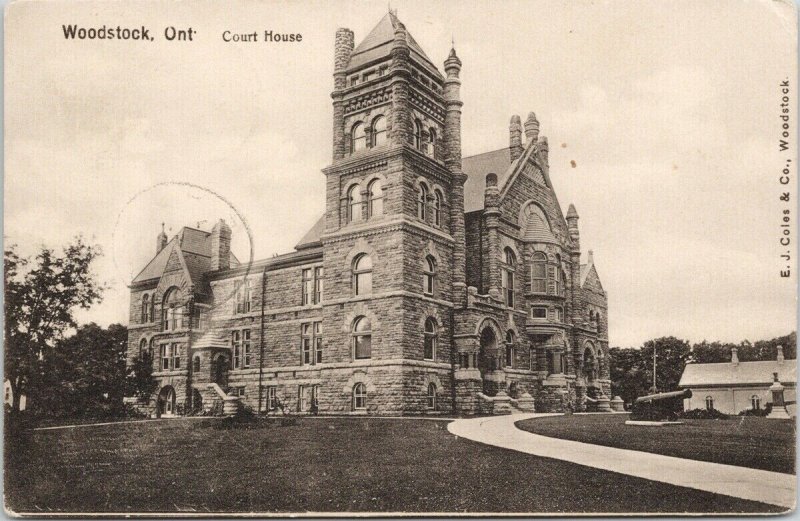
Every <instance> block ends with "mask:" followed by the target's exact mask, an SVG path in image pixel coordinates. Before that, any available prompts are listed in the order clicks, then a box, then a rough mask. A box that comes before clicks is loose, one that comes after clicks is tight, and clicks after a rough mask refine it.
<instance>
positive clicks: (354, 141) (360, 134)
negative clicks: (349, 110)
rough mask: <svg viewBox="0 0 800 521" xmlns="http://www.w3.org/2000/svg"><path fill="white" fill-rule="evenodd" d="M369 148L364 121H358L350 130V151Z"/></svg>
mask: <svg viewBox="0 0 800 521" xmlns="http://www.w3.org/2000/svg"><path fill="white" fill-rule="evenodd" d="M365 148H367V133H366V132H365V128H364V124H363V123H356V124H355V125H353V129H352V130H351V131H350V152H351V153H352V152H358V151H359V150H364V149H365Z"/></svg>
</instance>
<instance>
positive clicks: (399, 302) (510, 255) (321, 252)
mask: <svg viewBox="0 0 800 521" xmlns="http://www.w3.org/2000/svg"><path fill="white" fill-rule="evenodd" d="M334 65H335V67H334V91H333V93H332V99H333V147H332V148H333V153H332V157H333V161H332V163H331V165H330V166H328V167H327V168H325V169H324V170H323V173H324V174H325V176H326V192H325V196H326V210H325V215H324V216H323V218H322V219H320V222H319V223H318V224H317V225H315V227H314V229H312V230H311V231H310V232H309V233H308V234H307V235H306V236H305V237H304V238H303V239H302V240H301V241H300V243H299V244H298V246H297V247H296V251H294V252H292V253H289V254H286V255H282V256H278V257H274V258H271V259H267V260H262V261H256V262H254V263H252V264H251V265H243V264H241V263H239V262H238V260H237V259H236V258H235V256H233V255H232V254H231V252H230V243H231V230H230V228H229V227H228V226H227V224H225V223H224V221H220V222H218V223H217V224H216V225H215V226H214V228H213V229H212V230H211V231H210V232H206V231H201V230H196V229H192V228H184V229H182V230H181V232H180V233H179V234H177V235H176V236H175V237H173V238H172V239H171V240H167V238H166V236H164V235H163V232H162V234H161V235H159V236H158V238H157V251H156V255H155V257H154V258H153V260H152V261H151V262H150V263H149V264H148V265H147V266H146V267H145V268H144V269H143V270H142V272H141V273H140V274H139V275H138V276H137V277H136V278H135V279H134V281H133V282H132V284H131V305H130V328H129V331H130V332H129V350H128V358H129V361H130V362H133V360H134V359H135V358H136V357H137V356H140V353H141V352H142V351H145V350H146V351H149V352H151V353H152V354H153V358H154V360H153V364H154V368H155V375H156V377H157V379H158V380H159V384H160V385H159V390H158V391H157V392H156V393H154V395H153V396H152V397H150V398H149V399H146V400H140V401H136V400H135V399H133V398H131V399H130V400H131V401H132V402H136V403H138V405H139V406H140V407H142V408H143V409H148V410H151V411H155V410H158V411H159V412H160V413H163V414H186V413H189V412H191V411H200V410H205V411H208V410H211V409H214V408H217V410H222V403H223V402H224V401H226V400H227V401H228V403H229V404H230V402H231V401H236V400H234V397H236V399H238V401H239V402H240V403H241V404H243V405H245V406H248V407H251V408H253V409H254V410H257V411H266V410H269V409H271V408H273V407H274V406H275V405H276V404H277V403H278V402H280V404H282V405H283V406H284V407H286V408H288V409H289V410H292V411H298V412H318V413H320V414H396V415H403V414H442V413H445V414H453V413H456V414H477V413H498V412H508V410H509V408H510V407H517V408H520V409H523V410H531V408H532V407H535V408H536V409H537V410H539V411H557V410H564V409H565V408H569V407H573V408H576V409H578V410H584V409H587V408H591V407H592V406H593V404H594V403H595V400H596V399H597V398H598V397H599V396H600V395H603V394H605V395H607V394H608V392H609V381H608V367H607V360H608V357H607V352H608V338H607V324H608V322H607V314H608V308H607V300H606V294H605V291H604V290H603V287H602V285H601V284H600V279H599V277H598V274H597V270H596V268H595V266H594V262H593V259H592V256H591V252H590V254H589V256H588V261H587V262H586V263H585V264H581V263H580V260H581V250H580V242H579V232H578V225H577V222H578V215H577V212H576V211H575V209H574V207H570V210H569V212H568V213H567V216H566V218H565V217H564V215H563V214H562V210H561V206H560V204H559V202H558V199H557V198H556V195H555V192H554V190H553V187H552V184H551V181H550V172H549V165H548V160H547V155H548V148H547V140H546V138H544V137H540V136H539V123H538V121H537V120H536V117H535V115H534V114H533V113H531V114H529V115H528V117H527V119H526V121H525V123H524V127H523V124H522V121H521V119H520V117H519V116H513V117H512V119H511V124H510V127H509V147H508V148H506V149H502V150H499V151H494V152H489V153H486V154H480V155H478V156H472V157H467V158H462V155H461V106H462V102H461V99H460V85H461V81H460V79H459V76H460V71H461V65H462V64H461V61H460V60H459V58H458V56H456V53H455V50H451V52H450V55H449V56H448V58H447V60H446V61H445V63H444V71H445V75H444V76H443V75H442V74H441V73H440V72H439V71H438V70H437V68H436V66H435V65H434V64H433V63H432V62H431V61H430V60H429V59H428V58H427V56H426V55H425V53H424V51H422V49H421V48H420V47H419V46H418V44H417V43H416V41H415V40H414V39H413V37H411V35H410V34H409V33H408V31H407V30H406V28H405V27H404V26H403V24H402V23H400V21H399V20H398V19H397V18H396V16H395V15H394V14H393V13H389V14H388V15H386V17H384V19H383V20H381V22H380V23H379V24H378V25H377V26H376V27H375V29H373V31H372V32H371V33H370V34H369V35H368V36H367V37H366V38H365V39H364V41H363V42H362V43H361V44H360V45H359V46H358V47H356V46H355V45H354V35H353V33H352V31H350V30H348V29H339V30H338V31H337V33H336V38H335V47H334ZM523 129H524V142H523ZM367 344H369V348H368V349H367V347H366V346H367Z"/></svg>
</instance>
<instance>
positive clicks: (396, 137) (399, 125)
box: [389, 21, 413, 147]
mask: <svg viewBox="0 0 800 521" xmlns="http://www.w3.org/2000/svg"><path fill="white" fill-rule="evenodd" d="M410 56H411V49H409V47H408V33H407V32H406V26H405V25H403V23H402V22H400V21H398V22H397V25H396V26H395V28H394V41H393V42H392V65H391V67H390V68H389V71H390V74H392V76H393V77H392V129H391V133H390V135H389V139H391V142H392V145H393V146H396V147H397V146H404V145H407V144H409V143H411V139H412V136H413V129H412V126H413V125H412V118H411V107H410V104H409V97H410V93H409V86H408V80H409V77H410V75H411V65H410V63H409V60H410Z"/></svg>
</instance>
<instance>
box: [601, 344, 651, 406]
mask: <svg viewBox="0 0 800 521" xmlns="http://www.w3.org/2000/svg"><path fill="white" fill-rule="evenodd" d="M608 355H609V366H610V369H611V394H612V396H619V397H620V398H622V400H623V401H624V402H625V403H632V402H633V400H635V399H636V398H637V397H639V396H641V395H643V394H646V393H647V389H648V387H649V386H650V383H649V382H648V381H647V374H646V372H645V371H644V368H643V360H642V352H641V350H640V349H634V348H625V349H623V348H620V347H612V348H611V349H609V351H608Z"/></svg>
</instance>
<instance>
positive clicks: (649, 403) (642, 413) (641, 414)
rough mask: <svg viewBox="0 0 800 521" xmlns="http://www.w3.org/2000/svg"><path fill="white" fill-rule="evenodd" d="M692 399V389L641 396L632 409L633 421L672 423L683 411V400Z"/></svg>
mask: <svg viewBox="0 0 800 521" xmlns="http://www.w3.org/2000/svg"><path fill="white" fill-rule="evenodd" d="M691 397H692V391H691V389H686V390H683V391H672V392H669V393H657V394H648V395H647V396H640V397H639V398H636V400H634V402H633V407H631V420H637V421H672V420H676V419H677V418H678V413H679V412H681V411H682V410H683V400H685V399H686V398H691Z"/></svg>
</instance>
